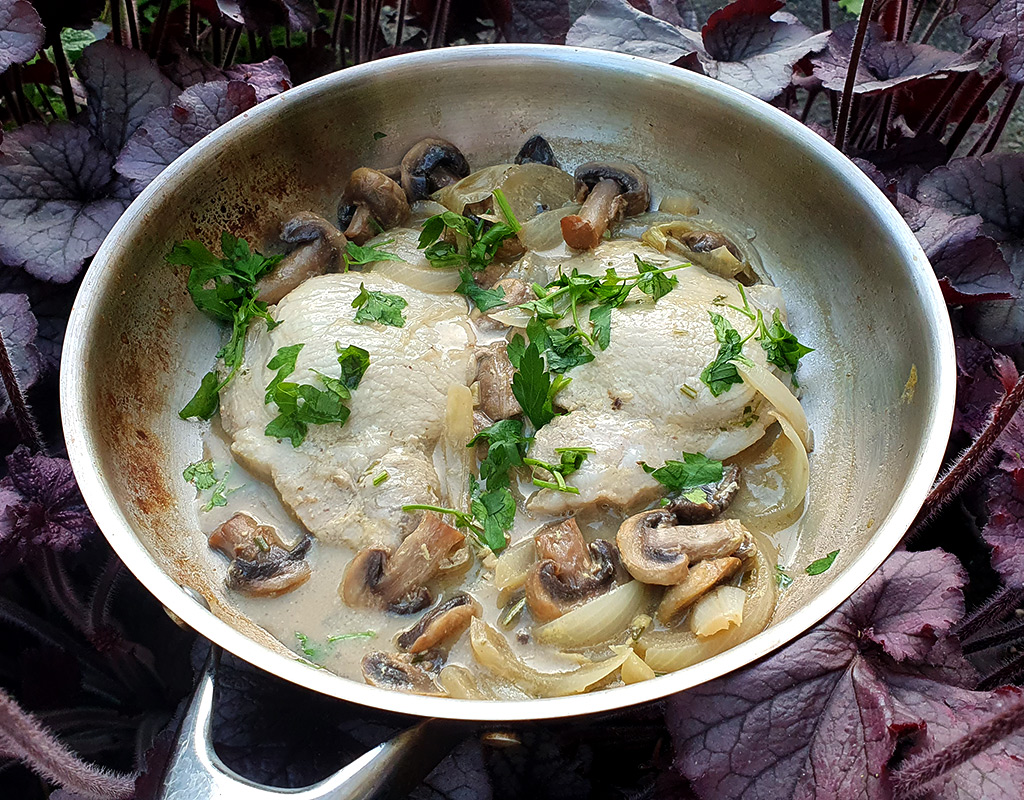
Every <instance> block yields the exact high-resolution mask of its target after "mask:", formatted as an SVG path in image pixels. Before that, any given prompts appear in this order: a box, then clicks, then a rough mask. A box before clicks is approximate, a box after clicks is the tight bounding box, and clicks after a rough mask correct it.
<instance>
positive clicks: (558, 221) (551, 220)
mask: <svg viewBox="0 0 1024 800" xmlns="http://www.w3.org/2000/svg"><path fill="white" fill-rule="evenodd" d="M580 207H581V206H580V205H579V204H578V203H570V204H569V205H566V206H562V207H561V208H553V209H551V210H550V211H544V212H542V213H540V214H538V215H537V216H535V217H534V218H533V219H531V220H530V221H529V222H525V223H523V229H522V230H521V231H519V241H520V242H521V243H522V245H523V247H525V248H526V249H527V250H533V251H535V252H543V251H545V250H553V249H554V248H556V247H561V246H562V245H564V244H565V240H564V239H563V238H562V218H563V217H568V216H569V215H570V214H578V213H579V210H580ZM566 255H568V250H566Z"/></svg>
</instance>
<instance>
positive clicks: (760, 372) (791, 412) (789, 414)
mask: <svg viewBox="0 0 1024 800" xmlns="http://www.w3.org/2000/svg"><path fill="white" fill-rule="evenodd" d="M734 363H735V364H736V371H737V372H738V373H739V374H740V377H741V378H743V382H744V383H749V384H750V385H751V386H752V387H753V388H754V390H755V391H757V392H760V393H761V394H762V395H764V398H765V399H766V400H767V401H768V402H769V403H771V404H772V405H773V406H775V410H776V411H777V412H778V413H777V416H778V417H779V418H780V419H781V418H782V417H785V419H786V421H787V422H788V423H789V424H790V425H792V426H793V430H794V431H796V435H797V436H799V437H800V441H801V442H802V443H803V446H804V449H805V450H806V451H807V452H808V453H810V452H811V451H812V450H814V436H813V434H812V433H811V426H810V425H809V424H808V423H807V415H806V414H804V409H803V406H801V405H800V401H799V400H797V399H796V396H795V395H794V394H793V393H792V392H791V391H789V387H788V386H786V384H784V383H783V382H782V381H780V380H779V379H778V378H777V377H776V376H775V375H774V374H773V373H772V372H771V370H769V369H767V368H765V367H762V366H761V365H760V364H749V365H747V364H743V363H741V362H739V361H736V362H734Z"/></svg>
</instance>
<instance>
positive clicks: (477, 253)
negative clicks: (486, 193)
mask: <svg viewBox="0 0 1024 800" xmlns="http://www.w3.org/2000/svg"><path fill="white" fill-rule="evenodd" d="M493 197H494V205H495V206H497V208H498V210H499V211H501V213H502V216H503V217H504V218H505V222H489V221H488V220H484V219H481V218H479V217H464V216H462V215H461V214H456V213H455V212H453V211H445V212H443V213H441V214H437V215H435V216H433V217H430V218H429V219H427V220H425V221H424V223H423V228H422V229H421V231H420V239H419V243H418V246H419V249H421V250H423V255H425V256H426V258H427V260H428V261H429V262H430V265H431V266H433V267H438V268H447V267H466V268H468V269H469V270H470V271H471V272H479V271H480V270H482V269H486V268H487V266H488V265H490V263H491V262H492V261H493V260H494V257H495V255H496V254H497V252H498V250H499V248H500V247H501V245H502V243H503V242H504V241H505V240H506V239H510V238H512V237H513V236H515V235H516V234H517V233H518V232H519V230H520V229H521V228H522V226H521V225H520V224H519V222H518V221H517V220H516V218H515V216H514V215H513V214H512V209H511V207H510V206H509V204H508V201H507V200H506V199H505V195H504V194H503V193H502V191H501V189H495V190H494V195H493ZM446 230H449V231H451V232H452V233H453V234H455V239H456V243H455V244H453V243H452V242H450V241H445V240H443V239H442V238H441V237H442V236H443V235H444V232H445V231H446Z"/></svg>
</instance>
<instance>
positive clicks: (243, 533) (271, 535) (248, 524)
mask: <svg viewBox="0 0 1024 800" xmlns="http://www.w3.org/2000/svg"><path fill="white" fill-rule="evenodd" d="M209 544H210V547H212V548H213V549H214V550H219V551H220V552H221V553H223V554H224V555H226V556H227V557H228V558H230V559H231V565H230V566H229V567H228V576H227V580H226V581H225V583H226V584H227V586H228V588H229V589H234V590H235V591H236V592H241V593H242V594H247V595H250V596H252V597H277V596H278V595H282V594H285V593H287V592H290V591H292V590H293V589H296V588H298V587H299V586H301V585H302V584H304V583H305V582H306V581H307V580H309V576H310V568H309V564H307V563H306V561H305V557H306V553H308V552H309V548H310V546H311V544H312V540H311V539H310V538H309V537H308V536H304V537H303V538H302V540H301V541H300V542H299V543H298V544H296V545H295V546H294V547H292V548H290V549H289V548H288V547H286V546H285V544H284V542H282V541H281V537H280V536H278V533H277V530H276V529H275V528H273V527H272V526H270V525H260V523H259V522H257V521H256V520H255V519H253V518H252V517H250V516H249V515H248V514H242V513H238V514H235V515H234V516H233V517H231V519H229V520H228V521H227V522H224V523H221V524H220V525H218V526H217V528H216V529H215V530H214V531H213V533H211V534H210V538H209Z"/></svg>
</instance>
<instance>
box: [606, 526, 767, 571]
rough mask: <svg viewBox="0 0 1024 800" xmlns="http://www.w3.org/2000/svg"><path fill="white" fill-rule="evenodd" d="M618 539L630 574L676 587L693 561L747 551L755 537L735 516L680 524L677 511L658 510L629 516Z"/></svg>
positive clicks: (617, 541) (620, 552)
mask: <svg viewBox="0 0 1024 800" xmlns="http://www.w3.org/2000/svg"><path fill="white" fill-rule="evenodd" d="M615 541H616V543H617V544H618V546H619V554H620V555H621V557H622V561H623V563H624V564H625V565H626V569H628V570H629V573H630V575H632V576H633V577H634V578H636V579H637V580H638V581H643V582H644V583H651V584H655V585H658V586H673V585H675V584H677V583H680V582H682V581H683V580H684V579H685V578H686V576H687V573H688V572H689V568H690V564H692V563H695V562H697V561H701V560H703V559H705V558H723V557H724V556H729V555H732V554H734V553H736V552H737V551H741V552H746V550H747V549H748V548H749V547H750V546H752V543H753V537H751V535H750V533H749V532H748V531H747V529H746V528H744V527H743V525H742V524H740V523H739V522H738V521H737V520H734V519H725V520H718V521H717V522H712V523H709V524H706V525H679V524H677V520H676V517H675V514H673V513H671V512H670V511H667V510H665V509H657V510H654V511H642V512H640V513H639V514H634V515H633V516H632V517H629V519H627V520H626V521H625V522H623V523H622V525H621V526H620V527H619V532H618V534H616V537H615Z"/></svg>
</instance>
